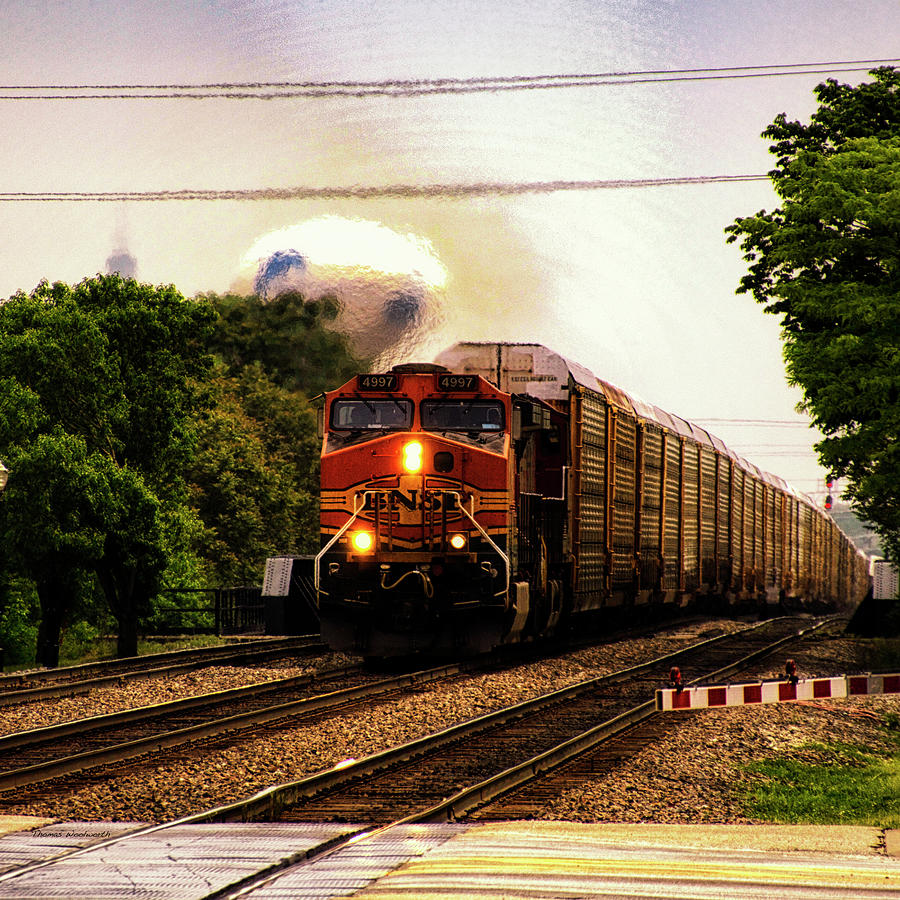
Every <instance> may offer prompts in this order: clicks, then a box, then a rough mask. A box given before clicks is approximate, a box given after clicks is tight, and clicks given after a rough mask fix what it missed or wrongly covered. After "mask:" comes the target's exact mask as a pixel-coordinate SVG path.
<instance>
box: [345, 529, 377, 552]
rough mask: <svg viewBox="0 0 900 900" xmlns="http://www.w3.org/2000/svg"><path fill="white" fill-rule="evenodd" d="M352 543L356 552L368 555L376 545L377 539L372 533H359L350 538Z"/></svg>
mask: <svg viewBox="0 0 900 900" xmlns="http://www.w3.org/2000/svg"><path fill="white" fill-rule="evenodd" d="M350 542H351V543H352V544H353V547H354V549H355V550H358V551H359V552H360V553H367V552H368V551H369V550H371V549H372V546H373V545H374V543H375V537H374V535H373V534H372V532H371V531H357V532H356V533H355V534H354V535H353V536H352V537H351V538H350Z"/></svg>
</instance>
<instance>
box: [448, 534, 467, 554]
mask: <svg viewBox="0 0 900 900" xmlns="http://www.w3.org/2000/svg"><path fill="white" fill-rule="evenodd" d="M450 546H451V547H452V548H453V549H454V550H465V549H466V536H465V535H464V534H451V535H450Z"/></svg>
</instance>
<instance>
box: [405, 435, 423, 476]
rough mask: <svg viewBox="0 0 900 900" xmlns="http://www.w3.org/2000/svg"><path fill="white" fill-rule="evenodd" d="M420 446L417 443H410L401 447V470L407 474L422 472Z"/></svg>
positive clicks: (421, 448) (421, 449)
mask: <svg viewBox="0 0 900 900" xmlns="http://www.w3.org/2000/svg"><path fill="white" fill-rule="evenodd" d="M423 452H424V450H423V447H422V444H421V443H420V442H419V441H410V442H409V443H408V444H404V445H403V468H404V469H406V471H407V472H421V471H422V453H423Z"/></svg>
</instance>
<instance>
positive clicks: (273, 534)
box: [186, 364, 318, 585]
mask: <svg viewBox="0 0 900 900" xmlns="http://www.w3.org/2000/svg"><path fill="white" fill-rule="evenodd" d="M211 395H212V397H213V399H214V405H213V406H212V407H211V408H210V410H209V411H208V412H207V413H205V414H204V415H203V416H202V417H201V419H200V422H199V445H198V448H197V452H196V453H195V454H194V455H193V458H192V460H191V462H190V464H189V465H188V467H187V470H186V475H187V478H188V481H189V482H190V484H191V505H192V507H193V508H194V509H196V510H197V512H198V515H199V517H200V520H201V521H202V522H203V524H204V531H203V533H202V535H201V536H200V539H199V541H198V545H197V549H198V552H199V555H200V556H202V557H203V558H204V559H205V560H207V561H208V566H209V570H210V576H211V577H212V578H213V579H214V580H216V581H218V582H219V583H220V584H224V585H233V584H250V583H256V582H257V581H258V580H259V578H260V577H261V573H262V571H263V564H264V561H265V559H266V557H268V556H272V555H274V554H276V553H279V554H281V553H284V554H291V553H305V552H309V551H310V550H312V549H313V547H314V546H315V536H316V534H317V531H318V528H317V522H316V515H317V496H318V441H317V438H316V423H315V416H314V413H313V411H312V410H311V409H310V407H309V405H308V404H307V403H306V401H305V399H304V398H303V397H302V396H301V395H299V394H297V393H294V392H291V391H288V390H286V389H285V388H283V387H279V386H278V385H276V384H274V383H273V382H272V381H271V380H270V379H269V378H268V377H267V376H266V374H265V373H264V372H263V371H262V369H261V367H260V366H259V365H257V364H254V365H251V366H249V367H247V368H246V369H245V370H243V371H242V372H240V373H239V374H238V375H235V376H228V375H225V374H224V372H223V371H221V370H220V372H219V377H218V378H217V379H215V381H214V382H213V384H212V387H211Z"/></svg>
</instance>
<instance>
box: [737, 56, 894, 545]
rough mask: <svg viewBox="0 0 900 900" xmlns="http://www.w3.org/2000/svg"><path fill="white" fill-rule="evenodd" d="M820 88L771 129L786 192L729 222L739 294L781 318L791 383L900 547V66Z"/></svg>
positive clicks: (851, 485)
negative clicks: (736, 248)
mask: <svg viewBox="0 0 900 900" xmlns="http://www.w3.org/2000/svg"><path fill="white" fill-rule="evenodd" d="M870 74H871V76H872V80H871V81H866V82H864V83H862V84H859V85H857V86H850V85H846V84H840V83H839V82H837V81H835V80H833V79H829V80H828V81H826V82H825V83H823V84H820V85H819V86H818V87H817V88H816V92H815V93H816V97H817V99H818V102H819V106H818V109H817V110H816V112H815V113H813V115H812V116H811V118H810V121H809V123H808V124H804V123H801V122H796V121H791V120H789V119H788V118H787V116H786V115H785V114H784V113H782V114H780V115H778V116H777V117H776V118H775V120H774V121H773V122H772V124H771V125H769V126H768V127H767V128H766V130H765V131H764V132H763V137H764V138H767V139H768V140H770V141H772V143H771V145H770V148H769V149H770V151H771V152H772V153H773V154H774V155H775V156H776V158H777V164H776V167H775V169H774V170H773V171H772V172H771V173H770V175H771V178H772V185H773V187H774V189H775V191H776V192H777V194H778V196H779V198H780V200H781V205H780V206H779V207H778V208H776V209H774V210H771V211H768V212H767V211H766V210H762V211H760V212H758V213H756V214H755V215H750V216H746V217H743V218H739V219H737V220H736V221H735V223H734V224H733V225H731V226H730V227H729V228H727V229H726V232H727V233H728V240H729V241H730V242H732V241H734V242H738V243H739V245H740V247H741V249H742V250H743V252H744V258H745V260H746V261H747V262H748V264H749V267H748V272H747V274H746V275H745V276H744V277H743V278H742V279H741V282H740V286H739V288H738V292H739V293H746V294H750V295H751V296H752V297H753V298H754V299H755V300H756V301H757V302H758V303H761V304H763V306H764V307H765V311H766V312H767V313H770V314H772V315H775V316H778V317H779V320H780V322H781V329H782V340H783V345H784V358H785V363H786V367H787V376H788V380H789V382H790V383H791V384H793V385H796V386H797V387H799V388H800V389H801V390H802V392H803V401H802V404H801V405H802V408H803V409H804V410H806V411H807V412H808V413H809V415H810V417H811V419H812V421H813V423H814V424H815V425H816V426H817V427H818V428H819V429H820V430H821V432H822V433H823V435H825V437H824V439H823V440H822V441H820V442H819V443H818V444H817V445H816V450H817V452H818V454H819V459H820V462H821V464H822V466H823V467H824V468H825V469H826V471H829V472H831V473H832V475H833V476H835V477H838V478H843V479H845V483H846V485H847V488H846V490H845V493H844V496H845V497H847V498H848V499H849V500H850V501H851V503H852V506H853V508H854V510H855V511H856V512H857V513H858V514H859V515H860V517H861V518H863V519H864V520H866V521H868V522H870V523H872V525H873V527H874V528H875V530H876V531H877V533H878V534H879V536H880V537H881V539H882V543H883V545H884V547H885V550H886V551H887V554H888V555H889V556H890V557H891V558H892V559H894V560H895V561H896V560H898V559H900V303H898V297H900V70H897V69H895V68H891V67H882V68H878V69H874V70H872V72H871V73H870Z"/></svg>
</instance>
